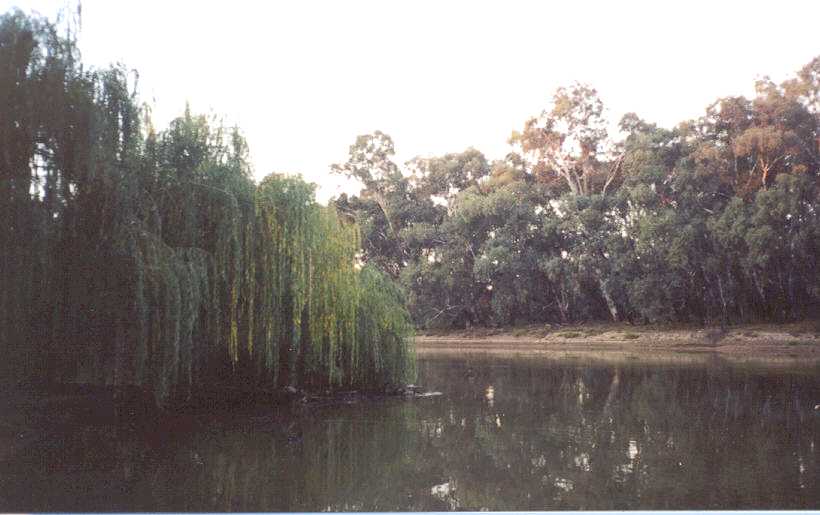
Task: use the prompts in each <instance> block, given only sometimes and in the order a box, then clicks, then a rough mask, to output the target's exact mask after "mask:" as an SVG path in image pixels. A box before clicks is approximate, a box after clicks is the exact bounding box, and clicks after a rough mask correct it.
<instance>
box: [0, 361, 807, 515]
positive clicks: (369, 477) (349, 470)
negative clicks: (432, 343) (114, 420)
mask: <svg viewBox="0 0 820 515" xmlns="http://www.w3.org/2000/svg"><path fill="white" fill-rule="evenodd" d="M419 384H421V385H423V386H424V387H425V388H427V389H430V390H437V391H440V392H442V393H443V395H442V396H439V397H431V398H425V399H416V400H408V401H402V400H388V401H366V402H359V403H354V404H350V405H337V406H330V407H325V408H319V409H311V410H305V411H304V412H301V413H299V414H296V415H288V416H287V417H283V416H280V415H281V414H280V415H275V416H267V415H261V416H253V417H237V418H235V419H232V420H222V421H219V422H212V423H208V424H205V425H200V426H193V427H170V428H161V429H158V430H154V431H151V432H149V433H146V432H145V431H139V430H134V429H129V428H124V427H120V426H112V425H105V424H94V425H88V426H85V427H80V428H74V429H72V430H70V431H65V432H62V433H59V432H58V433H55V434H54V435H52V436H50V437H49V438H48V439H45V440H43V441H41V442H39V443H37V444H35V445H33V446H31V447H30V448H29V450H28V451H27V452H26V453H25V454H24V455H18V456H16V457H14V458H13V459H9V460H7V461H5V462H0V510H2V511H6V510H38V511H42V510H80V511H82V510H117V511H120V510H160V511H181V510H199V511H211V510H217V511H229V510H242V511H256V510H265V511H289V510H300V511H301V510H307V511H321V510H333V511H339V510H368V511H374V510H378V511H385V510H447V509H470V510H480V509H489V510H515V509H535V510H555V509H570V510H574V509H604V510H609V509H615V510H628V509H682V508H712V509H731V508H735V509H738V508H747V509H748V508H758V509H769V508H811V509H818V508H820V488H818V482H817V480H818V471H819V469H818V449H817V444H818V442H817V434H818V433H817V430H818V427H820V411H817V410H815V405H817V404H818V403H820V378H819V377H818V375H817V369H816V368H808V369H805V368H804V369H803V370H786V369H782V368H781V369H776V370H773V369H765V368H757V369H747V368H740V367H735V366H729V365H726V364H721V363H712V364H698V365H657V364H654V365H651V366H648V365H641V364H640V363H638V362H635V363H629V364H619V365H604V364H599V365H588V364H581V363H578V362H564V361H560V360H558V361H556V360H545V359H535V358H529V359H527V358H510V359H501V358H496V357H494V358H492V359H489V358H482V357H472V358H471V357H469V356H467V357H462V358H458V359H456V358H453V357H429V358H422V359H420V360H419Z"/></svg>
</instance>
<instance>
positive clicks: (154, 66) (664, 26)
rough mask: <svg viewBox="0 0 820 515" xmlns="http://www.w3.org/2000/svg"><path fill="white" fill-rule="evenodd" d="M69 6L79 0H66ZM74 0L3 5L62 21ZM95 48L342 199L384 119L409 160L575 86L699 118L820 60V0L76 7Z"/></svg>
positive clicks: (158, 96) (273, 165) (622, 104)
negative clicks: (359, 141)
mask: <svg viewBox="0 0 820 515" xmlns="http://www.w3.org/2000/svg"><path fill="white" fill-rule="evenodd" d="M72 3H73V2H72ZM66 4H68V2H67V1H66V0H42V1H24V0H16V1H15V0H11V1H9V0H0V12H5V11H6V10H7V9H9V8H10V7H11V6H18V7H20V8H21V9H23V10H24V11H30V10H35V11H38V12H40V13H42V14H45V15H48V16H53V15H54V13H56V11H57V9H59V8H60V7H64V6H66ZM82 12H83V15H82V34H81V39H80V45H81V49H82V52H83V60H84V62H85V63H87V64H91V65H94V66H104V65H106V64H108V63H111V62H115V61H120V62H123V63H125V64H126V65H127V66H128V67H129V68H136V69H137V70H138V71H139V73H140V85H141V88H140V90H141V96H142V98H143V99H144V100H148V101H151V100H152V99H153V101H154V103H155V111H154V118H155V124H156V125H157V127H164V126H165V125H166V124H167V122H168V121H169V120H170V119H171V118H173V117H174V116H176V115H178V114H179V113H181V112H182V109H183V107H184V104H185V101H186V100H188V101H190V103H191V107H192V109H193V110H194V111H195V112H213V113H215V114H217V115H224V117H225V119H226V121H228V122H229V123H237V124H238V125H239V126H240V128H241V129H242V130H243V132H244V133H245V135H246V137H247V138H248V142H249V145H250V151H251V159H252V161H253V163H254V168H255V175H256V177H257V179H260V178H262V177H263V176H265V175H267V174H268V173H270V172H272V171H277V172H291V173H292V172H299V173H302V174H303V175H304V176H305V178H306V179H308V180H310V181H313V182H316V183H318V184H319V185H320V191H319V195H318V196H319V199H320V200H322V201H324V200H326V199H327V198H328V197H329V196H331V195H333V194H335V193H336V191H337V189H336V184H338V183H340V182H341V181H340V180H339V179H338V178H335V179H334V178H332V177H331V176H330V173H329V165H330V164H332V163H336V162H344V161H345V160H346V157H347V149H348V147H349V145H350V144H352V143H353V141H354V140H355V138H356V136H357V135H359V134H364V133H366V132H372V131H374V130H377V129H378V130H382V131H384V132H386V133H388V134H390V135H391V136H392V137H393V140H394V142H395V144H396V149H397V154H398V156H397V160H398V162H400V163H402V162H404V161H406V160H408V159H410V158H412V157H413V156H416V155H423V156H429V155H439V154H444V153H447V152H459V151H462V150H464V149H465V148H467V147H469V146H474V147H476V148H477V149H479V150H481V151H483V152H484V153H485V154H486V155H487V157H488V158H490V159H493V158H500V157H503V155H504V154H506V152H507V151H508V150H509V148H508V146H507V144H506V140H507V138H508V137H509V135H510V133H511V132H512V130H514V129H520V128H521V127H522V125H523V123H524V121H525V120H526V119H527V118H528V117H530V116H532V115H535V114H538V113H539V112H540V111H541V110H542V109H543V108H544V107H546V106H547V104H548V101H549V99H550V98H551V96H552V93H553V92H554V90H555V88H556V87H558V86H561V85H566V84H569V83H571V82H572V81H574V80H579V81H582V82H588V83H590V84H591V85H593V86H594V87H595V88H597V89H598V91H599V93H600V95H601V98H602V99H603V101H604V103H605V104H606V106H607V107H608V108H609V113H610V116H611V118H612V119H613V120H617V119H618V118H620V116H621V115H622V114H623V113H625V112H629V111H634V112H636V113H637V114H638V115H639V116H641V117H643V118H645V119H647V120H648V121H652V122H656V123H658V124H660V125H662V126H667V127H668V126H673V125H675V124H677V123H678V122H680V121H682V120H684V119H688V118H693V117H696V116H699V115H700V114H701V113H702V112H703V109H704V108H705V107H706V106H707V105H708V104H709V103H710V102H712V101H713V100H715V99H716V98H718V97H720V96H726V95H734V94H745V95H751V94H752V92H753V83H754V79H755V78H756V77H758V76H760V75H763V74H768V75H770V76H771V77H772V78H773V79H774V80H775V81H778V82H779V81H781V80H783V79H784V78H786V77H788V76H790V75H791V74H792V73H793V72H795V71H796V70H798V69H799V68H800V67H802V66H803V65H804V64H806V63H808V62H809V61H810V60H811V59H812V58H813V57H814V56H816V55H818V54H820V31H818V23H820V21H819V20H820V2H818V1H812V0H805V1H798V2H793V1H777V2H775V1H773V0H769V1H760V2H728V1H726V2H722V1H715V0H710V1H706V2H701V1H685V2H684V1H675V2H672V1H669V2H661V1H654V2H652V1H647V2H627V1H625V0H615V1H609V2H604V1H602V2H583V1H575V0H574V1H569V0H566V1H562V2H558V1H540V2H534V1H533V2H513V1H509V0H508V1H498V2H492V3H490V2H478V1H472V2H470V1H464V2H456V1H449V2H445V1H444V0H438V1H420V0H414V1H405V2H398V1H357V2H353V1H335V2H332V1H328V2H316V1H302V0H300V1H290V2H285V1H277V2H274V1H238V0H231V1H230V2H228V1H223V2H206V1H170V0H165V1H149V0H142V1H128V2H126V1H113V0H84V1H83V2H82Z"/></svg>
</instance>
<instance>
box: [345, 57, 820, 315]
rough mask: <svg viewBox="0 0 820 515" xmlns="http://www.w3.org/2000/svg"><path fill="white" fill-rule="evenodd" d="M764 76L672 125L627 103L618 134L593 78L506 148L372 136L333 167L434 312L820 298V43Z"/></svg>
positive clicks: (698, 309) (378, 247) (742, 310)
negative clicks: (779, 78) (793, 63)
mask: <svg viewBox="0 0 820 515" xmlns="http://www.w3.org/2000/svg"><path fill="white" fill-rule="evenodd" d="M756 92H757V93H756V96H755V97H754V98H752V99H747V98H744V97H729V98H722V99H719V100H717V101H716V102H715V103H713V104H712V105H710V106H709V107H708V108H707V109H706V113H705V115H704V116H702V117H701V118H699V119H697V120H691V121H686V122H683V123H681V124H679V125H678V126H677V127H676V128H674V129H664V128H660V127H657V126H655V125H654V124H651V123H648V122H646V121H644V120H642V119H640V118H639V117H638V116H636V115H635V114H628V115H626V116H624V117H623V119H622V120H621V121H620V125H619V130H618V132H619V133H620V135H619V137H617V138H613V137H611V136H610V132H611V129H610V126H609V123H608V121H607V119H606V118H605V114H604V109H603V104H602V102H601V100H600V99H599V97H598V95H597V93H596V91H595V90H594V89H592V88H590V87H589V86H585V85H580V84H576V85H573V86H571V87H567V88H561V89H559V90H558V91H557V92H556V93H555V95H554V97H553V99H552V102H551V103H550V105H549V106H548V107H547V108H546V109H545V110H544V111H543V112H542V113H541V114H539V115H538V116H535V117H533V118H532V119H530V120H528V121H526V123H525V124H524V126H523V129H522V130H521V131H520V132H515V133H513V134H512V136H511V138H510V143H512V144H513V145H514V147H513V148H514V150H513V151H512V152H511V153H510V154H508V155H507V157H506V159H504V160H500V161H495V162H488V160H487V159H486V158H485V157H484V155H482V154H481V153H480V152H479V151H477V150H474V149H468V150H466V151H464V152H462V153H457V154H447V155H444V156H441V157H434V158H427V159H421V158H417V159H414V160H412V161H410V162H408V163H406V164H405V166H404V167H403V168H400V167H399V166H398V165H397V164H396V163H395V162H394V161H393V155H394V149H393V142H392V140H391V139H390V137H389V136H387V135H386V134H383V133H381V132H376V133H374V134H369V135H364V136H360V137H359V138H358V139H357V140H356V142H355V144H354V145H353V146H351V149H350V158H349V160H348V161H347V162H346V163H344V164H340V165H336V166H335V169H336V171H337V172H339V173H342V174H345V175H347V176H349V177H354V178H356V179H358V180H359V181H361V182H362V183H363V185H364V189H363V191H362V193H361V194H360V195H358V196H353V197H350V198H348V197H346V196H343V197H341V198H339V199H337V200H336V205H337V207H338V209H339V210H340V211H341V212H346V213H349V216H351V217H353V218H355V219H357V220H358V222H359V225H360V227H361V228H362V230H363V234H362V237H363V245H364V250H365V254H364V259H365V261H367V262H368V263H371V264H373V265H374V266H377V267H379V268H380V269H382V270H384V271H386V272H387V273H389V274H390V275H391V276H392V277H393V278H395V279H397V280H399V281H400V282H401V284H402V285H403V287H404V288H405V289H406V291H407V292H408V295H409V297H410V305H411V312H412V315H413V318H414V321H415V323H416V324H417V325H419V326H422V327H436V326H438V327H464V326H470V325H492V326H497V325H509V324H515V323H535V322H547V323H568V322H580V321H589V320H615V321H631V322H633V323H647V322H649V323H657V322H685V323H741V322H758V321H788V320H795V319H801V318H805V317H811V316H817V315H818V301H819V300H820V266H818V265H820V263H819V262H818V259H820V258H819V257H818V256H820V247H818V235H820V212H819V208H820V205H819V204H818V185H819V184H818V179H819V178H820V174H819V173H818V170H820V57H818V58H815V59H814V60H813V61H812V62H811V63H809V64H808V65H806V66H805V67H804V68H803V69H801V70H800V71H799V72H798V73H797V75H796V76H795V77H794V78H792V79H790V80H787V81H786V82H784V83H782V84H775V83H774V82H772V81H771V80H769V79H768V78H763V79H761V80H759V81H758V82H757V84H756ZM657 97H658V99H659V101H664V102H674V101H675V100H674V99H668V98H665V97H664V95H663V92H658V93H657ZM480 116H481V114H480V112H477V113H476V117H480Z"/></svg>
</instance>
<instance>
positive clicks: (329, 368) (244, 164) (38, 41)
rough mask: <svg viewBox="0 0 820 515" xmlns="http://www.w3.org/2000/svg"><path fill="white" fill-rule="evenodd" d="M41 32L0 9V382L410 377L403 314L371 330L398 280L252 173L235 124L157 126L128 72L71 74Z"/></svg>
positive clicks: (349, 232) (299, 196)
mask: <svg viewBox="0 0 820 515" xmlns="http://www.w3.org/2000/svg"><path fill="white" fill-rule="evenodd" d="M57 32H58V31H57V29H55V27H54V26H52V25H51V24H49V23H48V22H47V21H45V20H43V19H39V18H32V17H27V16H25V15H23V14H21V13H20V12H13V13H11V14H8V15H5V16H3V17H2V18H0V97H1V98H0V102H1V103H0V109H1V110H2V112H0V167H2V169H0V172H2V175H1V176H0V218H2V219H3V220H4V221H5V223H3V224H0V345H2V346H3V350H4V351H6V354H8V355H9V356H10V359H9V360H7V361H6V362H4V366H6V367H8V368H7V370H4V371H3V372H7V373H4V374H2V375H3V377H4V378H6V379H14V380H23V379H29V380H31V379H40V380H46V381H51V382H58V383H65V382H82V383H92V384H105V385H133V386H139V387H142V388H145V389H147V390H148V391H150V392H151V393H153V395H154V396H155V398H156V399H157V400H158V401H159V402H167V401H168V400H169V399H172V398H174V397H175V396H187V395H190V394H191V393H192V392H193V391H195V390H197V389H202V388H214V387H216V388H219V387H222V386H236V385H242V386H245V387H247V386H252V387H255V386H271V385H280V386H282V385H294V386H308V387H322V388H327V387H336V386H342V385H345V386H347V385H360V386H366V387H374V386H381V385H383V384H384V383H385V382H391V381H399V380H401V379H403V378H405V377H407V374H408V373H410V371H411V370H412V363H410V361H412V355H411V353H410V352H409V351H408V346H409V345H410V340H409V336H410V326H409V325H406V326H405V325H400V324H394V325H393V326H389V329H385V328H386V327H388V326H387V325H385V321H386V320H388V319H390V317H394V318H395V319H396V320H399V319H402V320H403V319H404V318H405V317H406V310H405V308H404V305H403V302H402V300H401V298H400V297H399V296H397V295H391V294H388V296H387V297H384V298H381V299H379V298H375V297H373V296H374V295H383V294H380V293H378V292H375V291H373V289H374V288H384V289H385V291H392V292H393V293H394V294H395V293H396V292H395V291H394V290H390V288H391V287H392V285H391V284H389V282H385V281H386V280H385V279H384V278H381V279H378V278H376V276H374V274H375V272H374V271H370V270H368V269H365V270H361V271H360V270H359V268H358V265H357V260H356V255H357V253H358V251H359V237H358V228H357V227H356V226H355V225H352V224H348V223H344V222H342V221H341V220H340V219H339V217H338V216H337V215H336V213H335V211H334V210H333V209H329V208H326V207H323V206H320V205H318V204H317V203H316V202H315V200H314V187H313V186H312V185H310V184H307V183H305V182H304V181H302V180H301V179H300V178H298V177H287V176H282V175H271V176H268V177H267V178H266V179H265V180H263V181H262V182H261V183H260V184H259V185H256V184H254V182H253V180H252V179H251V168H250V165H249V163H248V160H247V155H248V149H247V144H246V143H245V140H244V139H243V138H242V136H241V135H240V133H239V131H238V130H237V129H236V128H233V129H230V128H225V127H224V126H223V125H222V124H221V123H219V122H218V121H216V120H213V119H208V118H206V117H203V116H194V115H192V114H191V112H190V109H188V108H186V110H185V112H184V114H183V115H182V116H180V117H179V118H177V119H175V120H174V121H172V122H171V124H170V126H169V127H168V128H167V129H165V130H162V131H159V132H158V131H156V130H155V128H154V127H153V124H152V122H151V117H150V109H148V108H147V107H145V106H142V107H141V106H140V105H139V102H138V97H137V93H136V87H135V82H136V80H135V79H134V78H133V77H135V74H133V73H131V72H129V71H127V70H126V69H124V68H122V67H114V68H111V69H109V70H102V71H95V70H86V69H84V68H83V67H82V65H81V64H80V62H79V58H78V53H77V51H76V46H75V44H74V42H73V40H72V39H71V38H70V37H68V38H66V37H61V36H58V33H57ZM379 280H381V281H382V282H378V281H379ZM374 281H375V282H374ZM371 310H372V311H371ZM385 310H393V311H394V313H391V314H389V315H388V314H386V312H385ZM388 325H389V324H388ZM374 328H375V329H374ZM402 331H403V332H402ZM369 338H384V340H383V341H381V342H379V344H378V345H376V344H375V343H374V342H371V341H369V340H368V339H369ZM394 347H396V348H394ZM399 356H403V357H402V358H401V359H403V360H404V361H401V359H400V358H399ZM367 367H375V368H374V369H373V370H367Z"/></svg>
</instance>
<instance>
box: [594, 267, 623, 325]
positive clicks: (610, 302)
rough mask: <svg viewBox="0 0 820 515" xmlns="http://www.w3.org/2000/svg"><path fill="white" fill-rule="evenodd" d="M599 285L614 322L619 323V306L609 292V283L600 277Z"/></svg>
mask: <svg viewBox="0 0 820 515" xmlns="http://www.w3.org/2000/svg"><path fill="white" fill-rule="evenodd" d="M598 283H599V284H600V285H601V294H602V295H603V296H604V300H605V301H606V307H607V309H609V314H610V316H611V317H612V321H613V322H619V321H620V317H619V315H618V305H617V304H615V300H614V299H613V298H612V294H611V293H610V291H609V285H608V284H607V281H606V280H605V279H603V278H601V277H599V278H598Z"/></svg>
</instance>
